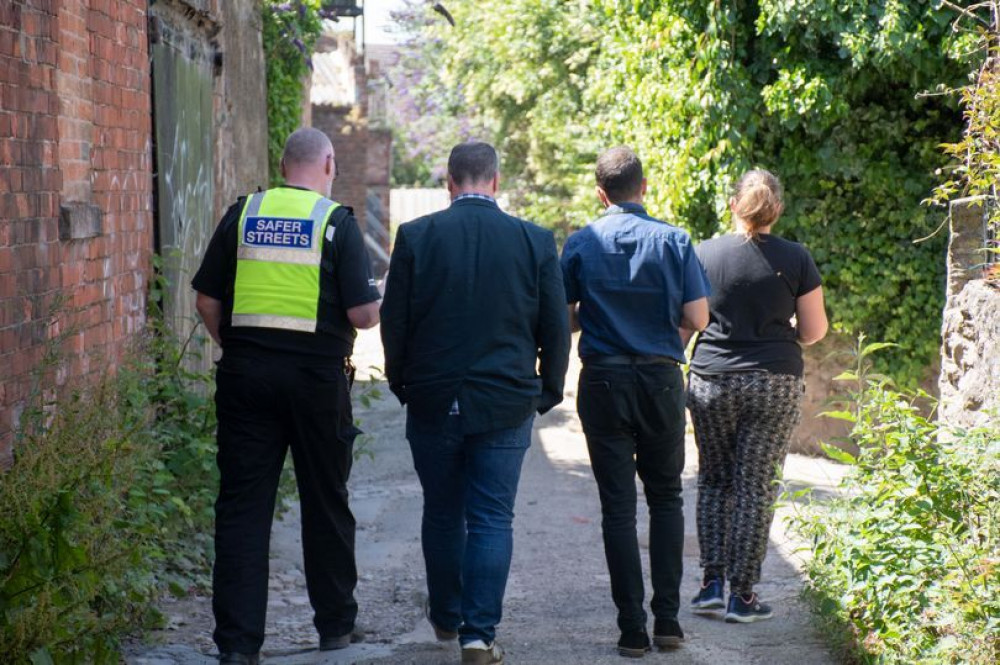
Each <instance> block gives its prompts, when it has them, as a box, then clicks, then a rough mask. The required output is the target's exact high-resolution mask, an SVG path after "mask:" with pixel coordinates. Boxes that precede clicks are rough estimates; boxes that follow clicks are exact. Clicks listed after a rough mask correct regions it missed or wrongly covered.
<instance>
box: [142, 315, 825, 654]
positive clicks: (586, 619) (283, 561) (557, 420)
mask: <svg viewBox="0 0 1000 665" xmlns="http://www.w3.org/2000/svg"><path fill="white" fill-rule="evenodd" d="M574 356H575V352H574ZM355 361H356V364H357V365H358V367H360V368H362V370H364V369H365V368H367V367H368V366H370V365H376V366H379V365H381V364H382V358H381V346H380V344H379V341H378V331H377V329H376V330H374V331H367V332H365V333H363V334H362V335H361V337H360V338H359V341H358V346H357V350H356V353H355ZM578 371H579V364H578V363H577V362H574V363H573V364H572V366H571V368H570V376H569V377H567V391H566V399H565V401H564V402H563V403H562V404H561V405H560V406H559V407H558V408H556V409H554V410H553V411H552V412H551V413H549V414H546V415H545V416H544V417H541V418H538V419H537V420H536V423H535V432H534V436H533V440H532V445H531V448H530V449H529V452H528V455H527V457H526V458H525V462H524V470H523V474H522V477H521V484H520V490H519V494H518V498H517V505H516V517H515V520H514V560H513V564H512V568H511V575H510V582H509V584H508V589H507V596H506V601H505V604H504V619H503V622H502V624H501V625H500V626H499V628H498V633H497V639H498V641H499V642H500V643H501V644H502V645H503V647H504V648H505V650H506V651H507V659H506V662H507V663H510V665H543V664H544V665H558V664H576V663H587V664H589V663H593V664H595V665H600V664H605V663H606V664H612V663H614V664H616V665H622V664H623V663H627V662H630V661H631V659H623V658H621V657H620V656H618V655H617V652H616V649H615V642H616V640H617V638H618V633H617V629H616V626H615V611H614V605H613V604H612V602H611V593H610V588H609V577H608V573H607V569H606V565H605V560H604V551H603V544H602V540H601V530H600V505H599V502H598V497H597V488H596V485H595V483H594V479H593V476H592V475H591V471H590V466H589V461H588V457H587V450H586V444H585V442H584V438H583V433H582V431H581V428H580V423H579V420H578V419H577V417H576V413H575V404H574V403H575V398H576V379H577V374H578ZM357 390H358V389H357V387H356V388H355V392H357ZM384 392H385V393H386V395H387V398H386V399H383V400H381V401H377V402H375V403H374V404H373V405H372V406H371V407H370V408H367V409H364V408H361V407H360V405H358V407H357V410H356V415H357V416H358V417H359V418H360V419H361V420H362V427H363V428H364V429H365V430H366V431H367V433H368V434H370V435H372V437H373V440H372V443H371V449H372V451H373V453H374V459H369V458H367V457H365V458H362V459H360V460H359V461H358V462H357V463H356V465H355V467H354V472H353V474H352V479H351V501H352V505H353V508H354V512H355V515H356V516H357V520H358V534H357V559H358V570H359V574H360V580H359V584H358V591H357V597H358V603H359V605H360V615H359V618H358V624H359V627H360V628H362V629H363V630H365V631H366V632H367V634H368V635H367V640H366V642H365V643H363V644H357V645H353V646H351V647H350V648H348V649H345V650H343V651H338V652H323V653H320V652H318V651H315V646H316V640H317V637H316V633H315V631H314V629H313V626H312V615H311V608H310V607H309V603H308V598H307V596H306V591H305V581H304V578H303V576H302V572H301V571H302V560H301V550H300V537H299V519H298V513H297V511H296V510H294V509H293V510H292V511H290V512H289V513H288V514H286V515H285V517H284V519H283V520H281V521H276V522H275V526H274V530H273V536H272V547H271V549H272V559H271V579H270V599H269V603H268V605H269V607H268V628H267V640H266V642H265V644H264V652H263V653H264V660H265V662H267V663H270V664H272V665H312V664H321V663H323V664H326V663H330V664H333V663H337V664H339V663H366V664H373V665H374V664H381V663H400V664H402V663H407V664H414V665H433V664H437V663H457V662H458V660H459V649H458V646H457V645H456V644H455V643H451V644H443V645H442V644H439V643H437V642H436V641H435V640H434V637H433V633H432V631H431V628H430V626H429V625H428V624H427V622H426V621H425V620H424V619H423V614H422V609H421V608H422V604H423V599H424V597H425V587H424V573H423V560H422V556H421V551H420V516H421V493H420V485H419V483H418V481H417V477H416V474H415V473H414V471H413V468H412V460H411V458H410V453H409V448H408V446H407V444H406V440H405V438H404V435H403V431H404V430H403V427H404V410H403V409H402V408H401V407H400V406H399V405H398V403H397V402H396V401H395V399H394V398H392V396H391V395H389V394H388V393H387V391H384ZM687 459H688V461H687V468H686V470H685V474H684V480H685V493H684V502H685V509H684V510H685V516H686V525H685V531H686V534H687V536H686V541H685V561H684V565H685V574H684V585H683V587H682V591H681V596H682V603H686V602H687V600H688V599H689V598H690V597H691V596H693V595H694V594H695V593H696V589H697V586H698V582H699V577H700V570H699V568H698V543H697V538H696V537H695V520H694V505H695V502H694V499H695V492H696V488H695V477H696V474H697V454H696V451H695V448H694V443H693V439H692V437H691V436H690V434H689V436H688V442H687ZM841 473H842V468H841V467H839V466H838V465H836V464H833V463H831V462H828V461H824V460H816V459H812V458H807V457H802V456H798V455H790V456H789V458H788V461H787V463H786V466H785V480H786V482H789V483H790V484H794V485H795V486H796V487H798V486H806V485H808V486H813V487H815V488H816V489H817V491H818V492H819V493H822V492H826V491H829V490H830V488H831V487H832V486H833V485H835V484H836V482H837V480H838V479H839V476H840V474H841ZM640 496H641V494H640ZM793 509H794V507H783V508H781V509H780V510H779V514H778V517H776V519H775V526H774V528H773V529H772V532H771V543H770V549H769V552H768V557H767V560H766V561H765V564H764V574H763V582H762V583H761V584H760V585H759V587H758V590H759V592H760V595H761V598H762V599H763V600H764V601H765V602H770V603H771V604H772V605H773V606H774V608H775V617H774V619H773V620H771V621H766V622H762V623H757V624H751V625H730V624H726V623H724V622H723V621H722V620H721V618H719V619H709V618H704V617H699V616H696V615H693V614H691V613H690V611H689V610H688V609H687V608H686V607H683V606H682V609H681V614H680V621H681V626H682V627H683V629H684V632H685V634H686V641H685V643H684V646H683V648H681V649H679V650H676V651H669V652H655V651H654V652H653V653H651V654H648V655H647V656H646V657H645V659H643V660H642V661H641V662H644V663H664V664H671V665H675V664H676V665H695V664H697V665H701V664H712V665H714V664H716V663H718V664H724V663H730V662H740V663H742V664H744V665H750V664H756V663H759V664H761V665H833V664H834V663H835V662H836V661H835V660H834V659H833V658H832V657H831V656H830V655H829V653H828V652H827V650H826V648H825V647H824V645H823V644H822V642H821V640H820V638H819V636H818V635H817V634H816V632H815V631H814V630H813V629H812V628H811V626H810V624H809V618H808V615H807V611H806V608H805V607H804V605H803V604H802V602H801V601H799V599H798V593H799V589H800V588H801V580H800V578H799V575H798V572H797V568H796V565H795V563H794V562H795V561H796V557H797V555H796V554H795V553H794V549H795V543H793V542H792V541H791V540H790V539H789V537H788V536H787V534H786V533H785V529H784V525H783V521H782V516H783V515H785V514H787V513H788V511H789V510H793ZM647 528H648V518H647V516H646V513H645V511H644V510H642V507H641V506H640V515H639V530H640V531H639V533H640V544H641V545H642V548H643V556H644V566H645V570H646V572H647V586H648V570H649V568H648V561H647V560H645V557H646V555H647V550H646V547H647V544H648V536H647ZM647 599H648V597H647ZM162 609H163V612H164V613H165V614H166V615H167V616H168V617H169V620H170V623H169V626H168V628H167V629H166V630H163V631H159V632H157V633H155V634H154V635H152V636H150V639H149V640H148V641H147V643H145V644H142V645H133V646H132V647H130V649H129V650H128V655H127V657H126V662H127V663H129V664H130V665H211V664H212V663H215V662H217V661H216V656H215V655H214V654H215V648H214V645H213V644H212V641H211V631H212V627H213V622H212V616H211V601H210V599H208V598H203V597H194V598H185V599H181V600H169V601H165V602H164V603H163V606H162ZM650 628H651V624H650Z"/></svg>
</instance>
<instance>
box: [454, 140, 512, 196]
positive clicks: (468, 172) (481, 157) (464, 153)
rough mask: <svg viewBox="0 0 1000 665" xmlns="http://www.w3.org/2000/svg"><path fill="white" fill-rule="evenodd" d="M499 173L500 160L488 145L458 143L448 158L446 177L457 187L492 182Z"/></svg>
mask: <svg viewBox="0 0 1000 665" xmlns="http://www.w3.org/2000/svg"><path fill="white" fill-rule="evenodd" d="M499 171H500V158H499V156H497V151H496V148H494V147H493V146H491V145H490V144H489V143H484V142H482V141H469V142H467V143H459V144H458V145H456V146H455V147H454V148H452V149H451V155H449V156H448V175H450V176H451V179H452V180H454V181H455V184H456V185H458V186H462V185H468V184H470V183H475V182H483V181H485V180H492V179H493V177H494V176H495V175H496V174H497V173H498V172H499Z"/></svg>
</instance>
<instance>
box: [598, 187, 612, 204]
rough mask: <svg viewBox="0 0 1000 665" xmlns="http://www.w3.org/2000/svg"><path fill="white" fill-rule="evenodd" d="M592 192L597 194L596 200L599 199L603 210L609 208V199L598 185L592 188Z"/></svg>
mask: <svg viewBox="0 0 1000 665" xmlns="http://www.w3.org/2000/svg"><path fill="white" fill-rule="evenodd" d="M594 191H595V192H596V193H597V198H598V199H600V201H601V204H602V205H603V206H604V207H605V208H609V207H611V199H609V198H608V193H607V192H605V191H604V189H603V188H602V187H601V186H600V185H597V186H596V187H595V188H594Z"/></svg>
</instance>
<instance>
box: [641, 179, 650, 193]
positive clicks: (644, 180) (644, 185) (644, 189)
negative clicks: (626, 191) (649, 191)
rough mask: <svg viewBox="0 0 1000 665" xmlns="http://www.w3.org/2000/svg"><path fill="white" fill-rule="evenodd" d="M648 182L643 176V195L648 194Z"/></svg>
mask: <svg viewBox="0 0 1000 665" xmlns="http://www.w3.org/2000/svg"><path fill="white" fill-rule="evenodd" d="M648 184H649V183H648V182H647V181H646V179H645V178H643V179H642V188H641V189H640V190H639V194H640V195H642V196H645V195H646V188H647V186H648Z"/></svg>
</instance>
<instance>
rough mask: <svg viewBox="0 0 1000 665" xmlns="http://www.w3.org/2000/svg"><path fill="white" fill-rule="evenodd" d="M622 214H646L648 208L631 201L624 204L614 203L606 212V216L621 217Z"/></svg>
mask: <svg viewBox="0 0 1000 665" xmlns="http://www.w3.org/2000/svg"><path fill="white" fill-rule="evenodd" d="M622 213H632V214H640V215H645V214H646V208H645V207H644V206H643V205H642V204H641V203H632V202H631V201H623V202H622V203H612V204H611V205H609V206H608V207H607V208H606V209H605V210H604V213H603V214H605V215H620V214H622Z"/></svg>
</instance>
